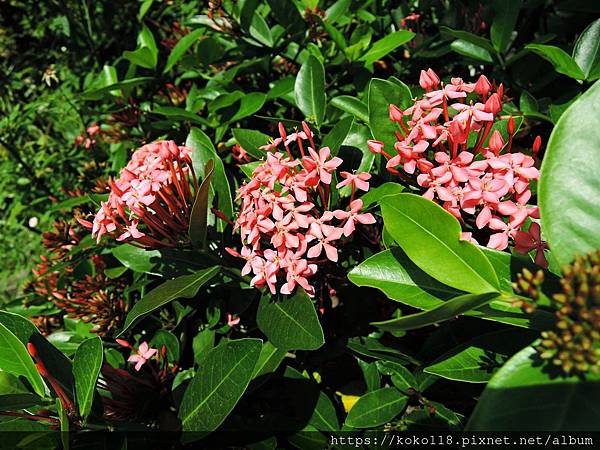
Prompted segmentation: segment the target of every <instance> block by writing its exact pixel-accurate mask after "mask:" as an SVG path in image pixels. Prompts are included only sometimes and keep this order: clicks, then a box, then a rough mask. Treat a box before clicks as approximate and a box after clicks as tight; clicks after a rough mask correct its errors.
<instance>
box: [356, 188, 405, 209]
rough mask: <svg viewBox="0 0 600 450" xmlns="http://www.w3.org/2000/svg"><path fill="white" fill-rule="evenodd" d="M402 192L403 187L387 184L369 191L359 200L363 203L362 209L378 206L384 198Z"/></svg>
mask: <svg viewBox="0 0 600 450" xmlns="http://www.w3.org/2000/svg"><path fill="white" fill-rule="evenodd" d="M402 191H404V187H403V186H402V185H401V184H399V183H393V182H387V183H383V184H382V185H381V186H377V187H376V188H371V189H369V192H367V193H365V194H364V195H363V196H362V197H361V198H360V199H361V200H362V201H363V208H368V207H369V206H371V205H373V204H379V203H380V202H381V201H382V200H383V199H384V198H385V197H387V196H389V195H396V194H400V193H401V192H402Z"/></svg>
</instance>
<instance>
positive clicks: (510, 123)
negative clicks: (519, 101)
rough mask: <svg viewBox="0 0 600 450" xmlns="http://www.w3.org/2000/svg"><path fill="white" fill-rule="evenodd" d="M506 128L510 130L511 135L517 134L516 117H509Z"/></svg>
mask: <svg viewBox="0 0 600 450" xmlns="http://www.w3.org/2000/svg"><path fill="white" fill-rule="evenodd" d="M506 129H507V130H508V134H510V135H511V136H512V135H513V134H515V119H513V117H512V116H511V117H509V118H508V124H507V125H506Z"/></svg>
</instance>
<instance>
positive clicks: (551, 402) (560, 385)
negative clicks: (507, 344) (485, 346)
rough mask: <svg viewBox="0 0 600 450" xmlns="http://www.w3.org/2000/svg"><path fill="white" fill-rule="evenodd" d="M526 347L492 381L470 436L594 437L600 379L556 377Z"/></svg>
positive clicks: (470, 424)
mask: <svg viewBox="0 0 600 450" xmlns="http://www.w3.org/2000/svg"><path fill="white" fill-rule="evenodd" d="M551 372H552V370H551V369H549V368H548V369H546V367H545V365H540V364H539V363H538V362H537V361H536V350H535V349H533V348H532V347H526V348H524V349H523V350H521V351H520V352H519V353H517V354H516V355H515V356H513V357H512V358H511V359H510V360H509V361H508V362H507V363H506V364H505V365H504V366H503V367H502V368H501V369H500V370H499V371H498V372H497V373H496V374H495V375H494V376H493V377H492V379H491V380H490V382H489V383H488V385H487V387H486V388H485V390H484V391H483V394H482V395H481V397H480V399H479V402H478V403H477V406H476V407H475V411H473V414H472V415H471V417H470V419H469V422H468V424H467V428H466V429H467V430H468V431H491V430H493V431H500V430H502V431H503V432H506V431H520V432H523V431H540V430H544V431H561V432H564V431H595V430H597V429H598V423H600V410H598V401H597V399H598V398H600V378H599V377H598V376H597V375H596V376H592V375H589V376H588V377H587V378H586V379H581V378H579V377H576V376H571V377H563V376H560V375H556V374H554V375H552V374H551Z"/></svg>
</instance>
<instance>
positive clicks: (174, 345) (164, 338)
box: [150, 330, 180, 363]
mask: <svg viewBox="0 0 600 450" xmlns="http://www.w3.org/2000/svg"><path fill="white" fill-rule="evenodd" d="M150 347H153V348H157V349H158V350H159V351H160V350H161V349H162V348H163V347H165V348H166V349H167V359H168V360H169V362H170V363H176V362H178V361H179V354H180V350H179V347H180V344H179V339H177V337H176V336H175V335H174V334H173V333H171V332H170V331H167V330H158V331H157V332H156V333H154V336H152V340H151V341H150Z"/></svg>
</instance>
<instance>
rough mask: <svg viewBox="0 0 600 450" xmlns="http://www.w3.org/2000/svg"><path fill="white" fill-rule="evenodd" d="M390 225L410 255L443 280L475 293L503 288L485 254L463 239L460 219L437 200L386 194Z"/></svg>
mask: <svg viewBox="0 0 600 450" xmlns="http://www.w3.org/2000/svg"><path fill="white" fill-rule="evenodd" d="M381 211H382V214H383V219H384V222H385V226H386V229H387V230H388V231H389V233H390V234H391V235H392V237H393V238H394V240H395V241H396V242H398V244H399V245H400V247H402V249H403V250H404V252H405V253H406V254H407V255H408V257H409V258H410V259H411V260H412V261H413V262H414V263H415V264H416V265H417V266H418V267H419V268H420V269H421V270H423V271H424V272H426V273H427V274H429V275H430V276H432V277H433V278H435V279H436V280H438V281H440V282H441V283H443V284H445V285H447V286H450V287H453V288H455V289H459V290H462V291H465V292H471V293H473V294H481V293H487V292H494V291H498V290H499V284H498V278H497V276H496V273H495V272H494V269H493V267H492V265H491V264H490V262H489V261H488V260H487V258H486V257H485V255H484V254H483V253H482V252H481V250H479V248H477V246H475V245H473V244H471V243H470V242H465V241H462V240H460V233H461V228H460V224H459V222H458V221H457V220H456V218H455V217H454V216H452V215H451V214H450V213H449V212H447V211H446V210H444V209H443V208H442V207H441V206H438V205H437V204H435V203H434V202H432V201H430V200H427V199H426V198H423V197H421V196H418V195H414V194H398V195H395V196H389V197H386V198H385V199H384V200H383V202H382V204H381Z"/></svg>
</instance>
